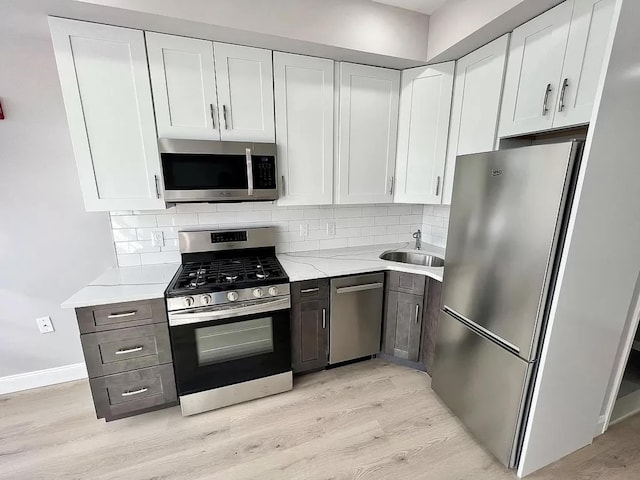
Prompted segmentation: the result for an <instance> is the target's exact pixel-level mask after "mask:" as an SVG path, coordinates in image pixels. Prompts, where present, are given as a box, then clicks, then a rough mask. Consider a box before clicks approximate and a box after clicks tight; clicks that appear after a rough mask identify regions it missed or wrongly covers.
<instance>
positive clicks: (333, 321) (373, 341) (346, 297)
mask: <svg viewBox="0 0 640 480" xmlns="http://www.w3.org/2000/svg"><path fill="white" fill-rule="evenodd" d="M383 294H384V273H368V274H365V275H354V276H351V277H342V278H334V279H332V280H331V309H330V312H331V317H330V325H329V364H335V363H340V362H345V361H347V360H353V359H355V358H360V357H366V356H367V355H373V354H376V353H378V352H379V351H380V335H381V330H382V303H383Z"/></svg>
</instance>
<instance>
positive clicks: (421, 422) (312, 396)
mask: <svg viewBox="0 0 640 480" xmlns="http://www.w3.org/2000/svg"><path fill="white" fill-rule="evenodd" d="M429 383H430V379H429V377H428V376H427V375H426V374H425V373H424V372H417V371H414V370H410V369H407V368H405V367H400V366H397V365H394V364H390V363H387V362H384V361H381V360H373V361H368V362H362V363H357V364H353V365H349V366H345V367H340V368H336V369H331V370H327V371H324V372H318V373H314V374H311V375H306V376H303V377H298V378H296V379H295V386H294V390H293V391H291V392H287V393H284V394H280V395H275V396H273V397H269V398H264V399H260V400H256V401H253V402H247V403H243V404H239V405H234V406H231V407H228V408H224V409H221V410H217V411H213V412H208V413H204V414H201V415H195V416H192V417H186V418H184V417H182V416H181V415H180V409H179V408H178V407H175V408H171V409H166V410H161V411H157V412H152V413H148V414H145V415H140V416H137V417H131V418H126V419H123V420H119V421H116V422H110V423H105V422H103V421H102V420H96V418H95V413H94V411H93V407H92V403H91V394H90V391H89V388H88V383H87V382H86V381H79V382H73V383H68V384H63V385H56V386H52V387H46V388H42V389H37V390H31V391H27V392H20V393H17V394H12V395H5V396H3V397H0V479H2V480H4V479H11V480H15V479H29V480H31V479H47V480H50V479H92V480H94V479H95V480H101V479H104V480H106V479H109V480H120V479H122V480H124V479H126V480H131V479H135V480H137V479H149V480H151V479H154V480H159V479H189V480H193V479H224V480H229V479H231V480H240V479H257V478H259V479H261V480H263V479H274V480H275V479H277V480H283V479H285V480H286V479H334V480H342V479H345V480H346V479H350V480H351V479H358V480H389V479H392V480H404V479H406V480H416V479H429V480H430V479H433V480H512V479H514V478H515V475H514V474H513V472H511V471H508V470H506V469H505V468H503V467H502V466H501V465H500V464H499V463H498V462H497V461H496V460H495V459H494V458H493V457H492V456H491V455H490V454H489V453H487V452H486V451H485V450H484V449H482V448H481V447H480V446H478V444H476V443H475V442H474V440H473V439H472V438H471V437H470V436H469V435H468V433H467V432H466V431H465V429H464V427H463V426H462V424H461V423H460V422H459V421H458V420H457V419H456V418H455V417H453V416H452V415H451V413H450V412H449V411H448V410H447V408H446V407H445V406H444V405H443V404H442V403H441V402H440V400H439V399H438V397H437V396H436V395H435V394H434V393H433V392H432V391H431V389H430V387H429ZM638 439H640V417H633V418H630V419H628V420H627V421H625V422H622V423H621V424H619V425H615V426H614V427H612V428H611V429H610V431H609V432H608V433H607V434H605V435H603V436H602V437H599V438H598V439H596V442H595V443H594V445H592V446H590V447H587V448H584V449H582V450H580V451H579V452H576V453H575V454H574V455H571V456H569V457H567V458H566V459H563V460H561V461H560V462H557V463H556V464H554V465H551V466H549V467H547V468H546V469H543V470H542V471H540V472H537V473H535V474H534V475H532V476H530V477H529V478H531V479H532V480H560V479H562V480H567V479H569V480H573V479H576V480H600V479H607V480H630V479H637V478H640V475H638V474H637V470H638V468H640V442H638Z"/></svg>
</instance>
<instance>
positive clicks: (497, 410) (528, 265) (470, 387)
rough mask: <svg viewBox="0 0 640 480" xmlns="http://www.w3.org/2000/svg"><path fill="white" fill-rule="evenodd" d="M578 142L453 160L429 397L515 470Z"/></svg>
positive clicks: (555, 268)
mask: <svg viewBox="0 0 640 480" xmlns="http://www.w3.org/2000/svg"><path fill="white" fill-rule="evenodd" d="M581 151H582V143H581V142H566V143H557V144H550V145H538V146H531V147H524V148H518V149H511V150H503V151H498V152H490V153H483V154H476V155H466V156H461V157H458V158H457V165H456V173H455V178H454V187H453V199H452V204H451V215H450V221H449V232H448V241H447V250H446V251H447V262H446V267H445V271H444V285H443V305H444V307H443V312H442V313H441V320H440V324H439V326H438V335H437V339H436V351H435V362H434V372H433V380H432V388H433V389H434V391H435V392H436V393H437V394H438V395H439V396H440V398H441V399H442V400H443V401H444V402H445V403H446V404H447V405H448V406H449V408H451V410H452V411H453V412H454V413H455V414H456V415H457V416H458V417H459V418H460V419H461V420H462V421H463V423H464V424H465V425H466V426H467V428H468V429H469V430H470V431H471V432H472V433H473V434H474V435H475V436H476V438H477V439H478V440H479V441H480V442H481V443H482V444H483V445H484V446H485V447H487V448H488V449H489V450H490V451H491V452H493V453H494V454H495V455H496V457H497V458H498V459H499V460H500V461H502V462H503V463H504V464H505V465H507V466H508V467H514V466H515V465H516V462H517V459H518V455H519V452H520V449H521V442H522V435H523V433H524V432H523V430H524V421H525V416H526V412H527V410H528V406H529V403H530V394H531V389H530V388H529V387H530V383H531V381H532V380H531V379H532V377H533V375H534V373H535V371H536V360H537V357H538V351H539V347H540V344H541V341H542V339H541V337H542V333H543V331H544V326H545V323H546V318H547V315H548V307H549V304H548V300H549V299H550V293H551V292H552V291H553V286H554V281H555V276H556V271H557V264H558V258H559V255H560V250H561V246H562V244H563V240H564V235H565V227H566V220H567V217H568V215H567V213H568V209H569V205H570V201H571V198H572V196H573V187H574V176H575V175H574V172H575V171H576V170H577V169H576V168H575V165H576V163H577V161H578V159H579V155H580V154H581Z"/></svg>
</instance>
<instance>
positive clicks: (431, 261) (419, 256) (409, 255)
mask: <svg viewBox="0 0 640 480" xmlns="http://www.w3.org/2000/svg"><path fill="white" fill-rule="evenodd" d="M380 258H381V259H382V260H390V261H392V262H400V263H410V264H412V265H424V266H426V267H444V258H441V257H437V256H435V255H429V254H428V253H417V252H397V251H393V250H392V251H389V252H384V253H383V254H382V255H380Z"/></svg>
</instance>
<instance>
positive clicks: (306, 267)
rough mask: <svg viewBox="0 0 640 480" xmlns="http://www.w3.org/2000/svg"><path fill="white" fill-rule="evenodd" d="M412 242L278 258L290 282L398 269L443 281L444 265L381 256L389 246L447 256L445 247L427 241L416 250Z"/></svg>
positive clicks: (290, 254) (337, 249) (288, 254)
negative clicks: (388, 258)
mask: <svg viewBox="0 0 640 480" xmlns="http://www.w3.org/2000/svg"><path fill="white" fill-rule="evenodd" d="M412 247H413V242H411V243H396V244H391V245H369V246H366V247H350V248H336V249H333V250H315V251H310V252H295V253H279V254H278V260H280V263H281V264H282V266H283V267H284V269H285V270H286V272H287V274H288V275H289V280H290V281H291V282H298V281H300V280H309V279H312V278H327V277H338V276H342V275H352V274H356V273H366V272H379V271H381V270H395V271H399V272H406V273H417V274H419V275H426V276H428V277H431V278H434V279H436V280H438V281H440V282H441V281H442V274H443V272H444V268H443V267H424V266H421V265H411V264H408V263H398V262H390V261H387V260H381V259H380V255H381V254H382V253H383V252H387V251H389V250H397V251H407V252H420V253H426V254H434V255H437V256H439V257H442V258H444V248H441V247H436V246H435V245H430V244H427V243H423V244H422V250H415V249H414V248H412Z"/></svg>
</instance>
